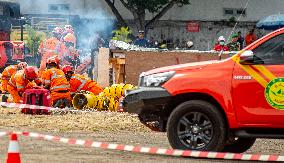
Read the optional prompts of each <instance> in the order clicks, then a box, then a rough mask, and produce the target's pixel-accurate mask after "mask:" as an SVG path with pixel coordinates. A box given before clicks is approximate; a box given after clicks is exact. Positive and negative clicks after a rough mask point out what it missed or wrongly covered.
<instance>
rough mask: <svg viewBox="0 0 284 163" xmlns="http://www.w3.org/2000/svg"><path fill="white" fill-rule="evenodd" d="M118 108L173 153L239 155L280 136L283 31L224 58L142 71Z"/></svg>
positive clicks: (283, 117)
mask: <svg viewBox="0 0 284 163" xmlns="http://www.w3.org/2000/svg"><path fill="white" fill-rule="evenodd" d="M122 105H123V108H124V110H125V111H126V112H129V113H136V114H138V115H139V118H140V121H141V122H142V123H143V124H145V125H146V126H148V127H150V128H151V129H153V130H156V131H161V132H165V131H166V132H167V136H168V140H169V142H170V144H171V146H172V147H173V148H175V149H190V150H206V151H225V152H244V151H246V150H248V149H249V148H250V147H251V146H252V145H253V144H254V142H255V140H256V138H284V28H282V29H279V30H277V31H274V32H272V33H270V34H268V35H266V36H264V37H263V38H261V39H259V40H257V41H256V42H254V43H253V44H251V45H249V46H248V47H246V48H245V49H243V50H242V51H240V52H238V53H237V54H235V55H233V56H232V57H230V58H228V59H225V60H220V61H206V62H199V63H189V64H182V65H175V66H169V67H163V68H158V69H154V70H151V71H148V72H145V73H142V74H141V75H140V80H139V87H138V88H137V89H136V90H132V91H129V92H126V96H125V98H124V100H123V101H122Z"/></svg>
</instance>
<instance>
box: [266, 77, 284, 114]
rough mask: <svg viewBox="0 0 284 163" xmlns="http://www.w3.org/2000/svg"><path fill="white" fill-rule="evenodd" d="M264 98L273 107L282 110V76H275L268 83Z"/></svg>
mask: <svg viewBox="0 0 284 163" xmlns="http://www.w3.org/2000/svg"><path fill="white" fill-rule="evenodd" d="M265 98H266V101H267V102H268V103H269V104H270V105H271V106H272V107H274V108H275V109H279V110H284V78H275V79H273V80H271V81H270V82H269V83H268V85H267V86H266V88H265Z"/></svg>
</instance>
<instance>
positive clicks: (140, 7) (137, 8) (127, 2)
mask: <svg viewBox="0 0 284 163" xmlns="http://www.w3.org/2000/svg"><path fill="white" fill-rule="evenodd" d="M119 1H120V2H121V3H122V4H123V6H124V7H125V8H126V9H127V10H129V11H130V12H131V13H132V15H133V17H134V21H135V23H136V27H137V29H138V30H145V31H147V29H149V27H150V26H152V25H153V24H154V23H155V22H156V21H157V20H159V19H160V18H161V17H162V16H163V15H165V14H166V13H167V11H169V9H171V8H172V7H173V6H174V5H178V6H183V5H188V4H190V2H189V1H190V0H119ZM105 2H106V3H107V4H108V6H109V7H110V8H111V10H112V12H113V13H114V15H115V16H116V18H117V20H118V26H124V27H126V26H128V24H127V22H126V21H125V20H124V19H123V17H122V16H121V14H120V13H119V11H118V10H117V8H116V6H115V0H105ZM147 11H148V12H149V13H152V14H156V15H155V16H153V17H152V18H151V20H149V21H146V12H147Z"/></svg>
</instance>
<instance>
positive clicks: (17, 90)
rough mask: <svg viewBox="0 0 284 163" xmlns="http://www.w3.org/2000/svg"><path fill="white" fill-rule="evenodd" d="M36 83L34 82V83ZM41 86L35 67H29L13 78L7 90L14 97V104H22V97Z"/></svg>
mask: <svg viewBox="0 0 284 163" xmlns="http://www.w3.org/2000/svg"><path fill="white" fill-rule="evenodd" d="M33 81H34V82H33ZM36 84H37V85H41V81H40V80H39V78H38V75H37V72H36V70H35V68H34V67H32V66H27V67H26V68H25V69H24V70H20V71H18V72H16V73H15V74H14V75H12V76H11V79H10V80H9V82H8V85H7V90H8V92H9V93H10V94H11V95H12V97H13V101H14V103H22V101H23V100H22V95H23V93H24V92H25V90H27V89H31V88H33V87H35V86H36Z"/></svg>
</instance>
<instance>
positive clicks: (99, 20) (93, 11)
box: [15, 0, 115, 48]
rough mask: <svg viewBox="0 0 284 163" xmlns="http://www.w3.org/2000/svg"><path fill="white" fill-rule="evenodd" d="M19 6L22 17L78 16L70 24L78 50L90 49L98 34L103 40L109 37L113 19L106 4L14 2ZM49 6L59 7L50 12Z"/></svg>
mask: <svg viewBox="0 0 284 163" xmlns="http://www.w3.org/2000/svg"><path fill="white" fill-rule="evenodd" d="M15 1H16V2H18V3H19V4H20V6H21V12H22V14H23V15H34V16H37V17H41V16H47V15H48V16H49V17H54V18H57V17H62V16H63V17H65V18H70V17H74V16H76V15H77V16H79V18H80V20H79V21H78V20H77V21H76V22H75V23H74V22H73V24H72V21H71V24H72V25H74V27H75V33H76V34H77V36H78V39H77V40H78V45H79V47H80V48H90V47H92V45H91V44H94V43H96V42H93V43H92V40H93V37H95V34H99V35H100V36H102V37H103V38H104V39H108V38H109V37H110V36H111V32H112V30H113V26H114V23H115V17H114V16H112V12H111V11H110V9H109V7H108V6H107V4H105V3H104V2H103V1H97V0H95V1H94V0H15ZM50 5H59V7H58V11H50ZM60 5H66V6H68V7H69V11H68V10H65V11H64V10H63V9H62V8H61V6H60Z"/></svg>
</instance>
